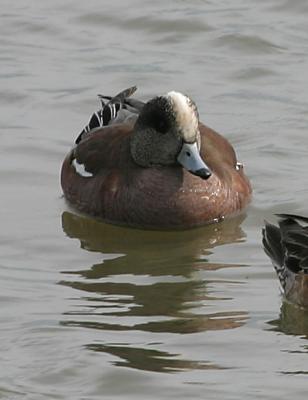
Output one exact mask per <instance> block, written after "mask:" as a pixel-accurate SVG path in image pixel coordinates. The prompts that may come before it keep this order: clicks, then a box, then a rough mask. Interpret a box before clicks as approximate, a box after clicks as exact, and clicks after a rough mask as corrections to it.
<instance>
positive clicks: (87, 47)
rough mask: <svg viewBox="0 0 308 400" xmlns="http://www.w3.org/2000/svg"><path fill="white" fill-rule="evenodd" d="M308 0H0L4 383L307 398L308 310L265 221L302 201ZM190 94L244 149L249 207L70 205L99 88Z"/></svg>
mask: <svg viewBox="0 0 308 400" xmlns="http://www.w3.org/2000/svg"><path fill="white" fill-rule="evenodd" d="M307 17H308V7H307V4H306V2H305V1H303V0H302V1H300V0H296V1H284V0H270V1H256V0H251V1H248V2H247V1H243V0H235V1H232V2H230V1H227V0H223V1H220V2H214V1H210V0H208V1H201V0H200V1H199V0H195V1H192V2H190V3H187V2H186V1H181V0H177V1H174V2H171V3H170V2H169V3H168V2H162V1H156V2H142V1H140V0H134V1H130V2H129V5H128V4H127V3H126V2H124V1H118V2H113V3H112V2H109V3H108V4H107V3H106V4H105V3H104V2H101V1H97V0H90V1H88V2H81V1H66V2H61V1H58V0H55V1H52V2H51V1H47V2H46V1H45V2H39V1H36V0H30V1H28V2H15V3H12V2H7V1H3V2H2V7H1V24H0V48H1V52H0V62H1V70H0V87H1V89H0V90H1V96H0V114H1V118H0V134H1V148H0V153H1V154H0V163H1V169H0V178H1V182H2V190H1V208H0V213H1V227H2V229H1V231H0V254H1V261H0V278H1V279H0V304H1V311H0V322H1V331H0V359H1V372H0V398H3V399H19V398H21V399H29V400H36V399H39V400H42V399H65V400H67V399H83V400H84V399H87V400H88V399H101V398H107V399H110V398H113V397H117V398H120V399H136V398H142V399H146V400H150V399H157V398H161V399H173V398H185V399H187V398H194V399H199V398H200V399H204V398H207V399H227V400H231V399H237V400H238V399H243V400H244V399H245V400H246V399H247V398H249V399H265V398H266V399H281V398H286V397H288V396H292V398H293V399H304V398H306V397H307V388H308V384H307V379H306V375H307V373H308V367H307V366H308V362H307V361H308V358H307V357H308V355H307V351H308V350H307V349H308V347H307V346H308V342H307V335H308V315H307V313H306V312H304V311H302V310H299V309H297V308H295V307H294V306H292V305H290V304H287V303H283V302H282V299H281V296H280V293H279V287H278V281H277V278H276V276H275V275H274V272H273V268H272V267H271V265H270V262H269V260H268V259H267V258H266V256H265V255H264V253H263V250H262V247H261V227H262V224H263V220H264V219H265V218H266V219H271V220H273V214H274V213H277V212H294V213H306V214H307V213H308V209H307V195H308V194H307V187H308V185H307V183H308V179H307V174H306V170H307V157H306V154H307V150H306V149H307V146H308V136H307V106H308V92H307V89H306V81H307V71H308V41H307V34H308V25H307ZM134 84H135V85H137V86H138V92H139V97H140V98H141V99H143V100H146V99H148V98H149V97H151V96H153V95H155V94H161V93H165V92H167V91H169V90H174V89H175V90H179V91H183V92H185V93H187V94H189V95H190V96H191V97H192V98H193V99H194V100H195V101H196V103H197V104H198V107H199V112H200V116H201V119H202V121H204V122H205V123H206V124H207V125H209V126H211V127H213V128H214V129H216V130H218V131H219V132H221V133H223V134H224V135H225V136H226V137H227V138H228V139H229V140H230V141H231V142H232V144H233V145H234V146H235V148H236V150H237V153H238V156H239V159H240V160H241V161H243V162H244V164H245V168H246V171H247V174H248V175H249V177H250V178H251V181H252V185H253V187H254V199H253V202H252V204H251V206H250V207H249V208H248V210H247V213H246V215H243V216H240V217H238V218H234V219H232V220H229V221H225V222H223V223H220V224H216V225H212V226H209V227H204V228H199V229H195V230H190V231H184V232H164V233H161V232H143V231H138V230H131V229H125V228H119V227H113V226H110V225H106V224H103V223H101V222H98V221H95V220H93V219H91V218H87V217H85V216H80V215H78V214H76V213H75V212H74V211H73V210H72V209H70V208H69V207H68V206H67V204H66V203H65V201H64V199H63V198H62V193H61V189H60V185H59V170H60V166H61V162H62V160H63V158H64V156H65V154H66V153H67V152H68V150H69V148H70V146H71V145H72V143H73V140H74V139H75V137H76V135H77V134H78V133H79V132H80V130H81V128H82V127H83V126H84V124H85V123H86V122H87V120H88V118H89V116H90V114H91V113H92V111H93V110H95V109H96V107H97V106H98V101H97V99H96V94H97V93H105V94H114V93H116V92H118V91H120V90H121V89H124V88H126V87H129V86H132V85H134Z"/></svg>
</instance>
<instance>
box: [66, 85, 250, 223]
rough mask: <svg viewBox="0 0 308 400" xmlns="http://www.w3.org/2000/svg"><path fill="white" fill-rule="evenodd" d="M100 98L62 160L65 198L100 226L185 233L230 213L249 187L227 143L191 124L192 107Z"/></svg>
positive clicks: (175, 101)
mask: <svg viewBox="0 0 308 400" xmlns="http://www.w3.org/2000/svg"><path fill="white" fill-rule="evenodd" d="M135 90H136V88H135V87H133V88H129V89H126V90H124V91H123V92H121V93H119V94H118V95H116V96H115V97H113V98H111V97H107V96H100V97H101V101H102V108H101V110H99V111H98V112H96V113H94V114H93V115H92V117H91V119H90V122H89V124H88V125H87V126H86V128H85V129H84V130H83V131H82V132H81V133H80V135H79V136H78V138H77V140H76V145H75V147H74V148H73V149H72V150H71V151H70V152H69V154H68V155H67V157H66V158H65V160H64V162H63V165H62V171H61V184H62V188H63V192H64V195H65V198H66V199H67V200H68V201H69V202H70V203H71V204H72V205H74V206H75V207H76V208H77V209H79V210H80V211H82V212H86V213H88V214H91V215H94V216H97V217H100V218H102V219H103V220H104V221H106V222H110V223H114V224H119V225H127V226H133V227H139V228H148V229H179V228H190V227H194V226H199V225H203V224H207V223H212V222H215V221H218V220H221V219H222V218H224V217H226V216H229V215H232V214H235V213H238V212H239V211H241V210H242V209H244V208H245V206H246V205H247V204H248V202H249V201H250V198H251V186H250V183H249V181H248V179H247V178H246V176H245V174H244V171H243V165H242V164H241V163H239V162H237V159H236V155H235V152H234V149H233V147H232V146H231V144H230V143H229V142H228V141H227V140H226V139H225V138H224V137H222V136H221V135H220V134H219V133H217V132H215V131H214V130H212V129H210V128H208V127H207V126H205V125H203V124H202V123H201V122H199V116H198V111H197V107H196V105H195V103H194V102H193V101H192V100H191V99H190V98H189V97H187V96H185V95H183V94H181V93H178V92H174V91H172V92H169V93H167V94H165V95H163V96H157V97H154V98H153V99H151V100H150V101H148V102H147V103H143V102H141V101H138V100H134V99H131V98H129V97H130V96H131V95H132V94H133V93H134V91H135Z"/></svg>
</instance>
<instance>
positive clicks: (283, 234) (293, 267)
mask: <svg viewBox="0 0 308 400" xmlns="http://www.w3.org/2000/svg"><path fill="white" fill-rule="evenodd" d="M277 216H278V217H279V222H278V226H275V225H272V224H270V223H268V222H266V221H265V227H264V228H263V230H262V234H263V246H264V250H265V252H266V254H267V255H268V256H269V257H270V258H271V260H272V263H273V265H274V267H275V270H276V272H277V275H278V278H279V280H280V283H281V286H282V288H283V289H284V291H287V290H288V283H291V281H292V280H294V276H295V274H299V273H304V274H307V273H308V218H305V217H300V216H298V215H291V214H277Z"/></svg>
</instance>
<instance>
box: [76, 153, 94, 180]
mask: <svg viewBox="0 0 308 400" xmlns="http://www.w3.org/2000/svg"><path fill="white" fill-rule="evenodd" d="M72 166H73V167H74V168H75V171H76V172H77V174H78V175H80V176H82V177H83V178H91V177H92V176H93V174H91V172H88V171H86V169H85V167H84V165H83V164H79V163H78V162H77V160H76V158H74V159H73V161H72Z"/></svg>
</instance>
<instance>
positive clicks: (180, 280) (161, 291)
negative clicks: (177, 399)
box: [59, 212, 247, 372]
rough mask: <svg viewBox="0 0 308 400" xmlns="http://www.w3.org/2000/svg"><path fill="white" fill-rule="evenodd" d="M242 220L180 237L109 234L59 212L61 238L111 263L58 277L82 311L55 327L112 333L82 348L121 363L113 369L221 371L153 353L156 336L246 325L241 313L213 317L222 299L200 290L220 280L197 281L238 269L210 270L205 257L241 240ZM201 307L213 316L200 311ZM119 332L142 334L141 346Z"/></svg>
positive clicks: (112, 229) (109, 229)
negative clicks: (77, 292)
mask: <svg viewBox="0 0 308 400" xmlns="http://www.w3.org/2000/svg"><path fill="white" fill-rule="evenodd" d="M244 218H245V217H244V216H243V215H241V216H239V217H237V218H233V219H230V220H228V221H224V222H223V223H218V224H214V225H209V226H207V227H203V228H198V229H194V230H188V231H182V232H174V231H170V232H155V231H140V230H134V229H129V228H122V227H116V226H112V225H107V224H104V223H101V222H99V221H96V220H94V219H91V218H87V217H84V216H79V215H76V214H72V213H70V212H64V213H63V214H62V226H63V230H64V232H65V233H66V234H67V236H68V237H71V238H78V239H79V241H80V243H81V247H82V248H83V249H86V250H88V251H95V252H100V253H103V254H108V255H109V256H110V254H113V255H114V256H115V258H113V259H110V258H109V259H104V257H103V261H102V262H101V263H99V264H95V265H93V266H91V267H89V268H85V269H83V270H78V271H63V274H65V276H66V279H63V280H62V281H61V282H59V283H60V284H62V285H65V286H69V287H72V288H74V289H78V290H80V291H82V292H84V293H85V295H84V296H82V297H81V298H80V299H78V300H79V304H80V300H82V302H83V304H82V305H81V306H80V307H79V306H78V309H77V310H76V309H75V307H74V311H68V312H67V313H65V318H64V320H63V321H62V324H63V325H65V326H78V327H84V328H92V329H95V330H101V331H112V332H114V333H115V332H117V333H116V334H114V335H113V339H115V340H113V342H112V343H111V342H110V341H109V342H108V343H106V340H104V339H103V338H102V341H101V342H99V343H97V342H96V343H89V344H87V348H89V349H92V350H95V351H98V352H105V353H109V354H112V355H116V356H117V357H119V358H120V359H122V360H123V359H124V360H125V361H121V362H117V363H116V365H126V366H129V367H132V368H137V369H143V370H145V369H147V370H152V371H154V370H155V371H161V372H170V371H174V370H183V369H196V368H198V369H204V368H222V367H221V366H218V365H216V364H214V363H211V362H208V361H202V362H198V361H190V360H184V359H178V358H174V357H175V356H177V354H170V353H168V352H166V351H165V350H160V348H159V349H157V346H158V343H157V342H158V340H159V341H161V336H158V338H159V339H158V340H156V339H157V338H156V336H155V335H156V334H158V333H165V334H167V333H171V334H191V333H197V332H203V331H211V330H212V331H213V330H223V329H232V328H237V327H240V326H241V325H243V324H244V323H245V321H246V319H247V312H246V311H238V310H236V311H218V312H217V310H213V308H214V307H211V306H213V304H215V302H216V301H221V300H228V299H226V298H222V297H215V296H214V295H211V294H210V293H209V290H208V289H207V287H208V285H210V286H213V285H215V283H217V284H218V283H219V284H222V283H223V281H222V280H221V279H220V280H219V281H215V280H204V278H202V277H201V276H200V275H201V274H200V271H201V270H214V269H219V268H227V267H240V266H241V265H234V264H217V263H210V262H209V261H208V258H207V257H208V256H209V255H210V254H211V249H212V248H214V247H216V246H221V245H224V244H229V243H234V242H242V241H244V240H245V234H244V232H243V231H242V229H241V227H240V224H241V223H242V221H243V219H244ZM69 277H72V279H69ZM226 283H230V281H228V282H226ZM231 283H234V284H238V282H231ZM241 283H242V282H241ZM204 307H208V308H209V309H210V308H212V310H213V312H208V313H204V312H202V311H204ZM197 309H198V312H194V310H197ZM72 317H74V318H73V319H72ZM121 332H126V333H127V334H128V332H141V333H146V336H145V337H146V342H145V343H144V345H143V346H142V347H139V346H138V347H136V346H134V343H126V341H127V339H128V337H129V338H130V339H131V338H132V336H131V335H125V336H123V334H122V333H121ZM149 334H150V335H151V340H148V339H149ZM108 337H109V336H108ZM138 337H139V336H138ZM153 338H154V340H153ZM149 342H150V343H149ZM153 342H156V343H155V345H154V344H153ZM138 343H140V342H139V341H138ZM151 343H152V344H151ZM153 346H154V348H153Z"/></svg>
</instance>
